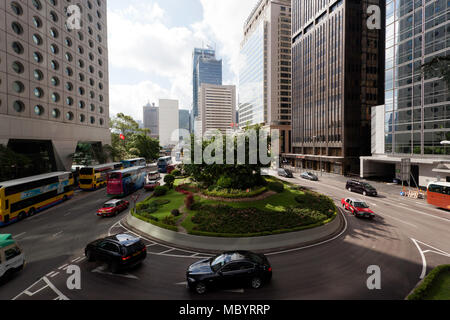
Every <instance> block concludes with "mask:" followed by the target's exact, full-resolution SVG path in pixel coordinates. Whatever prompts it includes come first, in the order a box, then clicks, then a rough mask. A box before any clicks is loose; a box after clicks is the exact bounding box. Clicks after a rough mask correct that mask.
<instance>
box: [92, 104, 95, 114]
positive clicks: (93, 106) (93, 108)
mask: <svg viewBox="0 0 450 320" xmlns="http://www.w3.org/2000/svg"><path fill="white" fill-rule="evenodd" d="M91 111H92V112H94V111H95V105H94V104H93V103H91Z"/></svg>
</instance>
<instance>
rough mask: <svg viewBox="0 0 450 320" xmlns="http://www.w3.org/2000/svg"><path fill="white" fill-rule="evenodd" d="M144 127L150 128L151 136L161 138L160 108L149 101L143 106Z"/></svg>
mask: <svg viewBox="0 0 450 320" xmlns="http://www.w3.org/2000/svg"><path fill="white" fill-rule="evenodd" d="M143 113H144V128H145V129H149V130H150V137H152V138H155V139H159V108H158V107H157V106H155V104H154V103H153V104H150V103H148V104H147V105H146V106H144V107H143Z"/></svg>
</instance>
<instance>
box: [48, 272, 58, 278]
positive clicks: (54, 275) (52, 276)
mask: <svg viewBox="0 0 450 320" xmlns="http://www.w3.org/2000/svg"><path fill="white" fill-rule="evenodd" d="M58 274H59V272H55V273H54V274H52V275H51V276H50V278H54V277H56V276H57V275H58Z"/></svg>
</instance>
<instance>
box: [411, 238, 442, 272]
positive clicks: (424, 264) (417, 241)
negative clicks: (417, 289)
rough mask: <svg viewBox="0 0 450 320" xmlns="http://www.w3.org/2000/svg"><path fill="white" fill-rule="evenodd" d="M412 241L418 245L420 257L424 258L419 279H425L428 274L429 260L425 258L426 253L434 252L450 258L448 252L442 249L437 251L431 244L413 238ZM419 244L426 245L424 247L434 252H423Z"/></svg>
mask: <svg viewBox="0 0 450 320" xmlns="http://www.w3.org/2000/svg"><path fill="white" fill-rule="evenodd" d="M411 240H412V242H414V244H415V245H416V247H417V250H419V254H420V257H421V258H422V273H421V274H420V277H419V278H420V279H423V278H425V275H426V274H427V259H426V258H425V253H427V252H432V253H436V254H439V255H443V256H445V257H450V253H448V252H445V251H443V250H441V249H437V248H435V247H432V246H430V245H429V244H426V243H424V242H421V241H419V240H416V239H413V238H411ZM419 243H420V244H422V245H424V246H427V247H430V248H432V249H434V250H425V251H423V250H422V248H421V247H420V246H419Z"/></svg>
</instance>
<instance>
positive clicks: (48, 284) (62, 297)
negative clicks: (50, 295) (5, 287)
mask: <svg viewBox="0 0 450 320" xmlns="http://www.w3.org/2000/svg"><path fill="white" fill-rule="evenodd" d="M41 281H44V282H45V285H44V286H43V287H41V288H39V289H38V290H36V291H34V292H31V291H30V289H31V288H33V287H34V286H35V285H37V284H38V283H39V282H41ZM47 288H50V289H51V290H53V292H54V293H56V295H57V297H56V298H55V300H69V298H67V297H66V296H65V295H64V294H63V293H62V292H61V291H59V290H58V289H57V288H56V287H55V286H54V285H53V283H51V281H50V280H49V279H48V278H47V277H46V276H44V277H42V278H41V279H39V280H38V281H36V282H35V283H33V284H32V285H31V286H29V287H28V288H27V289H25V290H24V291H22V292H21V293H19V294H18V295H17V296H15V297H14V298H12V300H17V299H18V298H19V297H20V296H21V295H24V294H25V295H27V296H29V297H32V296H34V295H36V294H38V293H39V292H41V291H42V290H44V289H47Z"/></svg>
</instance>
